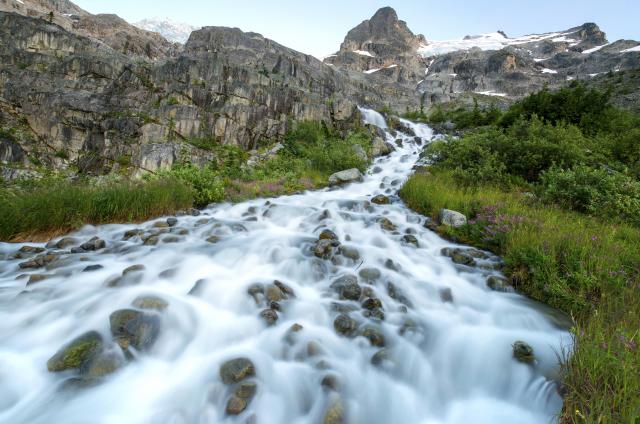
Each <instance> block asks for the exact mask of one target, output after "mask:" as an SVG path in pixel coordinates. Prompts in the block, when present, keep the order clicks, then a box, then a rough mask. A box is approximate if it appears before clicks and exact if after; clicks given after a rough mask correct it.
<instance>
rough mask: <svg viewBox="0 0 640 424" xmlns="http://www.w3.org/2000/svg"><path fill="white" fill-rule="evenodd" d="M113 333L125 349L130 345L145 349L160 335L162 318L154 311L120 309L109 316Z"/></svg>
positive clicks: (141, 349)
mask: <svg viewBox="0 0 640 424" xmlns="http://www.w3.org/2000/svg"><path fill="white" fill-rule="evenodd" d="M109 323H110V325H111V334H112V335H113V337H114V339H115V341H116V342H117V343H118V345H120V347H121V348H122V349H123V350H124V351H128V349H129V348H130V347H134V348H135V349H137V350H140V351H144V350H147V349H149V348H151V346H153V344H154V343H155V342H156V340H157V339H158V336H159V335H160V318H159V317H158V315H156V314H154V313H148V312H142V311H138V310H135V309H120V310H117V311H115V312H113V313H112V314H111V315H110V316H109Z"/></svg>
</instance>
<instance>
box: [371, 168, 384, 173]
mask: <svg viewBox="0 0 640 424" xmlns="http://www.w3.org/2000/svg"><path fill="white" fill-rule="evenodd" d="M381 172H382V168H380V167H379V166H374V167H373V169H372V170H371V173H372V174H379V173H381Z"/></svg>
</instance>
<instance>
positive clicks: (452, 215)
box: [439, 209, 467, 228]
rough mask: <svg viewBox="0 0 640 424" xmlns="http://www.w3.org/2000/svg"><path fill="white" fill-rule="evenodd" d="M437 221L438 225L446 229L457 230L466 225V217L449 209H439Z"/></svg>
mask: <svg viewBox="0 0 640 424" xmlns="http://www.w3.org/2000/svg"><path fill="white" fill-rule="evenodd" d="M439 219H440V224H442V225H446V226H447V227H453V228H459V227H462V226H463V225H466V224H467V217H466V216H465V215H464V214H462V213H460V212H457V211H452V210H450V209H441V210H440V216H439Z"/></svg>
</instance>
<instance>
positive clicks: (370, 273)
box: [358, 268, 382, 283]
mask: <svg viewBox="0 0 640 424" xmlns="http://www.w3.org/2000/svg"><path fill="white" fill-rule="evenodd" d="M358 275H359V276H360V278H362V280H363V281H364V282H367V283H372V282H374V281H376V280H378V279H379V278H380V276H381V275H382V274H381V273H380V270H379V269H377V268H363V269H361V270H360V272H359V273H358Z"/></svg>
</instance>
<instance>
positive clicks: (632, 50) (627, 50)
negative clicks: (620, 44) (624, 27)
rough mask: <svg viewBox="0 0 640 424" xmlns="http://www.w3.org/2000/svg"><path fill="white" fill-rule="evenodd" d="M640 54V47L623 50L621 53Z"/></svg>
mask: <svg viewBox="0 0 640 424" xmlns="http://www.w3.org/2000/svg"><path fill="white" fill-rule="evenodd" d="M631 52H640V45H638V46H635V47H631V48H630V49H625V50H622V51H621V52H620V53H631Z"/></svg>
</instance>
